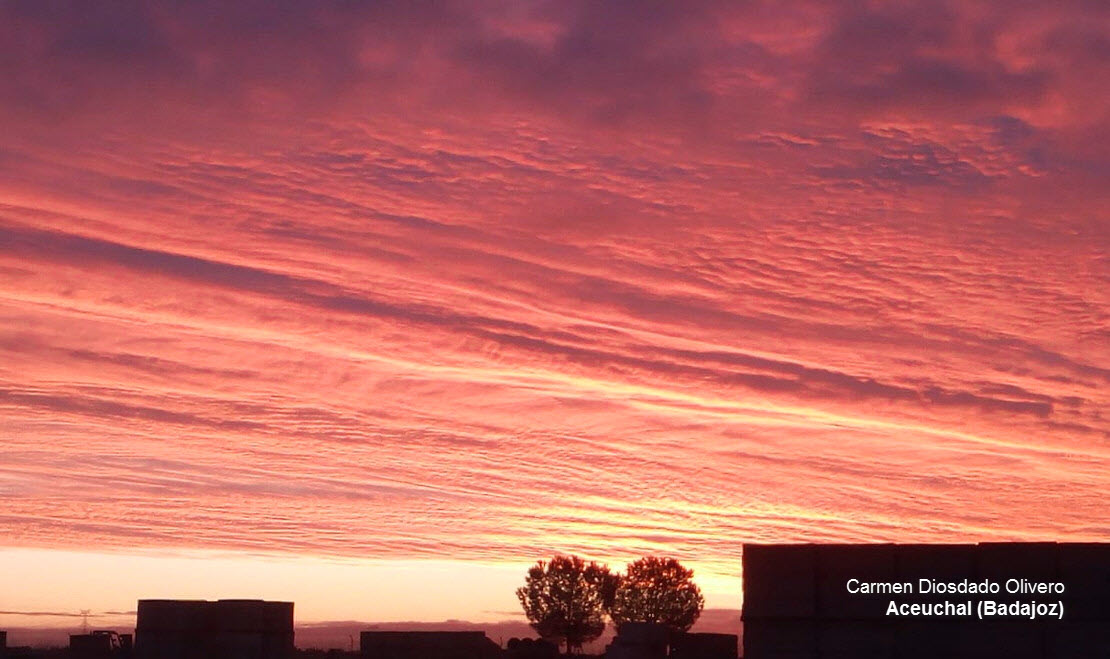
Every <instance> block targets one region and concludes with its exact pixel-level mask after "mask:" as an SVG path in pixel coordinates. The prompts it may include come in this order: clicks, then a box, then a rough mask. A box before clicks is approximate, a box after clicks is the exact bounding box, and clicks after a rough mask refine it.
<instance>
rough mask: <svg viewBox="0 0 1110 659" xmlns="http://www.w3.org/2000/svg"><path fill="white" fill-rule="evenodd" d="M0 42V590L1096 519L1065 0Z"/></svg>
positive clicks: (403, 589)
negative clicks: (11, 585)
mask: <svg viewBox="0 0 1110 659" xmlns="http://www.w3.org/2000/svg"><path fill="white" fill-rule="evenodd" d="M0 72H2V75H0V125H3V130H0V580H3V581H4V582H5V584H16V585H17V587H14V588H12V587H9V586H5V588H4V589H3V591H2V592H0V624H8V625H24V624H64V625H72V624H74V623H73V619H72V617H70V618H66V617H64V616H38V617H36V616H28V615H26V614H27V613H29V612H40V613H52V612H55V613H69V614H73V613H74V612H76V611H78V610H81V609H89V610H92V611H94V612H95V613H96V614H98V615H99V614H106V612H111V611H115V612H117V613H116V614H111V615H122V616H125V617H126V616H127V615H128V612H129V611H131V610H133V608H134V600H135V599H137V598H138V597H180V596H189V597H201V598H203V597H208V598H210V599H211V598H215V597H254V596H259V597H261V596H265V597H268V598H271V599H292V600H295V601H296V603H297V616H298V620H299V621H302V622H312V621H328V620H382V621H389V620H393V621H398V620H411V621H426V622H431V621H437V620H446V619H448V618H453V619H461V620H472V621H492V620H505V619H514V617H515V619H521V620H522V619H523V618H522V616H521V614H520V612H519V606H518V604H517V602H516V599H515V597H514V595H513V592H512V591H513V589H514V588H515V587H516V586H517V585H519V584H520V583H522V582H523V577H524V573H525V571H526V569H527V567H528V565H530V564H531V563H533V562H534V561H536V560H538V559H542V558H547V557H550V556H551V555H553V554H556V553H566V552H572V553H576V554H580V555H582V556H585V557H587V558H590V559H596V560H601V561H606V562H608V563H609V564H610V565H612V566H613V567H615V568H621V567H623V565H624V564H625V563H627V562H628V561H631V560H634V559H635V558H638V557H640V556H642V555H647V554H665V555H669V556H674V557H676V558H678V559H680V560H682V561H683V562H684V563H685V564H687V565H688V566H690V567H693V568H694V570H695V580H697V581H698V582H699V583H700V584H701V585H702V588H703V590H705V591H706V593H707V598H706V599H707V607H710V608H725V609H736V608H738V607H739V605H740V590H741V575H740V548H741V545H742V544H743V543H745V542H803V541H804V542H976V541H989V540H1055V541H1107V540H1110V511H1108V509H1107V506H1106V499H1105V492H1106V490H1107V488H1108V486H1110V419H1108V417H1107V414H1108V412H1107V405H1108V403H1110V393H1108V392H1110V386H1108V385H1110V217H1108V211H1110V185H1108V182H1110V140H1108V138H1107V135H1110V94H1108V93H1107V91H1106V86H1105V80H1106V79H1107V77H1110V6H1108V5H1107V4H1106V3H1105V2H1102V1H1094V0H1092V1H1061V2H1053V3H1041V2H1037V3H1034V2H1024V1H1017V2H1010V3H1005V5H1004V6H1003V5H1000V4H999V3H979V2H964V3H956V2H943V1H942V2H936V1H932V0H930V1H928V2H894V3H882V4H878V3H869V2H847V3H837V2H789V3H783V2H744V3H737V2H719V3H715V2H683V3H664V2H658V3H656V2H646V3H635V4H633V3H623V2H608V1H597V2H586V1H575V0H570V1H558V2H530V1H524V2H468V1H463V2H454V1H449V0H445V1H443V2H398V3H394V2H381V3H349V2H332V3H301V2H265V3H263V2H255V1H247V2H239V3H232V4H228V3H219V2H191V3H175V2H150V3H132V2H120V3H66V2H53V1H46V2H22V1H9V2H3V3H0ZM47 621H49V623H48V622H47Z"/></svg>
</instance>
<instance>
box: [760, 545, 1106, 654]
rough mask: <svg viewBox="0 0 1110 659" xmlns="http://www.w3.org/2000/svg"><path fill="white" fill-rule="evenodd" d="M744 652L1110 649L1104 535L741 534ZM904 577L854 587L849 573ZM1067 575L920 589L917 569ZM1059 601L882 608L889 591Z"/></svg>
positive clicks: (952, 574)
mask: <svg viewBox="0 0 1110 659" xmlns="http://www.w3.org/2000/svg"><path fill="white" fill-rule="evenodd" d="M743 551H744V554H743V564H744V612H743V619H744V657H745V659H765V658H772V657H773V658H774V659H809V658H817V657H820V658H821V659H829V658H839V657H845V658H847V657H853V658H854V657H878V658H889V659H904V658H916V657H929V658H930V659H934V658H936V657H951V658H954V659H959V658H964V657H966V658H968V659H971V658H974V659H982V658H984V657H987V658H990V657H999V658H1002V657H1005V659H1023V658H1028V659H1045V658H1053V659H1055V658H1061V659H1062V658H1067V659H1074V658H1077V657H1110V545H1107V544H1093V543H1092V544H1056V543H983V544H978V545H891V544H885V545H745V546H744V550H743ZM851 578H855V579H858V580H860V581H861V582H885V583H891V582H907V581H908V582H911V583H912V584H913V585H914V591H913V593H912V594H878V595H863V594H852V593H849V592H848V591H847V589H846V582H847V580H848V579H851ZM921 578H929V579H934V580H937V581H941V582H957V583H958V582H961V581H962V580H964V579H968V580H970V581H973V582H981V581H983V580H984V579H990V580H994V581H997V582H1002V583H1004V582H1005V581H1006V580H1008V579H1011V578H1017V579H1028V580H1030V581H1046V582H1062V583H1063V584H1064V586H1065V592H1064V593H1063V594H1008V593H1006V592H1005V590H1004V589H1003V590H1002V592H1000V593H998V594H992V595H988V596H980V595H966V594H951V593H946V594H939V595H938V594H925V595H922V594H920V592H919V588H918V586H919V581H918V580H919V579H921ZM984 598H985V599H993V600H995V601H999V602H1013V601H1030V600H1037V601H1041V602H1054V601H1057V600H1061V601H1063V609H1064V619H1063V620H1062V621H1061V620H1057V619H1055V618H1053V619H1049V618H1040V619H1037V620H1029V619H1020V618H1019V619H1015V618H1006V619H991V620H979V619H978V617H977V616H975V614H974V613H973V614H972V617H959V616H949V617H939V616H938V617H933V616H930V617H902V616H887V615H886V607H887V605H888V604H889V602H890V601H891V600H894V601H896V602H923V603H927V602H941V601H944V600H949V601H966V600H969V599H970V600H973V601H977V600H979V599H984Z"/></svg>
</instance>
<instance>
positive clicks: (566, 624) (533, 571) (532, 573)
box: [516, 556, 616, 654]
mask: <svg viewBox="0 0 1110 659" xmlns="http://www.w3.org/2000/svg"><path fill="white" fill-rule="evenodd" d="M615 591H616V577H615V576H614V575H613V574H612V573H611V572H610V571H609V568H608V567H607V566H605V565H601V564H598V563H594V562H590V563H587V562H586V561H584V560H583V559H581V558H579V557H577V556H555V557H554V558H552V559H551V562H549V563H545V562H543V561H538V562H537V563H536V564H535V565H533V566H532V567H531V568H530V569H529V570H528V576H527V577H525V579H524V585H523V586H522V587H520V588H518V589H517V591H516V596H517V599H519V600H520V605H521V606H522V607H524V614H525V615H526V616H527V617H528V622H529V623H531V625H532V629H535V630H536V633H537V634H539V635H540V636H541V637H542V638H545V639H548V640H551V641H554V642H556V643H560V644H566V649H567V654H571V653H573V652H577V651H581V649H582V645H583V644H584V643H588V642H590V641H592V640H594V639H595V638H597V637H598V636H601V632H602V631H604V630H605V619H604V614H605V611H606V610H607V609H608V607H609V605H610V604H611V603H612V601H613V595H614V593H615Z"/></svg>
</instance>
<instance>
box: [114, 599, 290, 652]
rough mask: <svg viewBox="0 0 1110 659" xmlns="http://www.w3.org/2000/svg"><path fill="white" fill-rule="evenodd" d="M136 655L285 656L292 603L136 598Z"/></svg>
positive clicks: (288, 648)
mask: <svg viewBox="0 0 1110 659" xmlns="http://www.w3.org/2000/svg"><path fill="white" fill-rule="evenodd" d="M135 654H136V656H137V657H138V658H139V659H289V658H290V657H292V655H293V603H292V602H265V601H262V600H217V601H215V602H208V601H203V600H139V607H138V620H137V621H136V625H135Z"/></svg>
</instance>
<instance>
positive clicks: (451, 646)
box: [359, 631, 502, 659]
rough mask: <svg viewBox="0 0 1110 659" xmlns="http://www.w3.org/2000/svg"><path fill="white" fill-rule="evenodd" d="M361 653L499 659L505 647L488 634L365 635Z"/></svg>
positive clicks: (388, 658)
mask: <svg viewBox="0 0 1110 659" xmlns="http://www.w3.org/2000/svg"><path fill="white" fill-rule="evenodd" d="M359 650H360V652H361V656H362V657H363V659H409V658H410V657H421V658H424V659H495V658H498V657H501V654H502V652H501V647H500V646H498V645H497V644H496V643H494V642H493V641H491V640H490V639H489V637H487V636H486V634H485V632H480V631H450V632H377V631H369V632H362V633H361V634H360V635H359Z"/></svg>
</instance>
